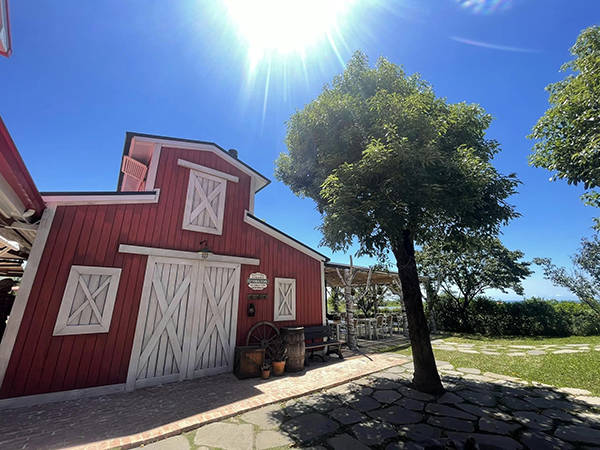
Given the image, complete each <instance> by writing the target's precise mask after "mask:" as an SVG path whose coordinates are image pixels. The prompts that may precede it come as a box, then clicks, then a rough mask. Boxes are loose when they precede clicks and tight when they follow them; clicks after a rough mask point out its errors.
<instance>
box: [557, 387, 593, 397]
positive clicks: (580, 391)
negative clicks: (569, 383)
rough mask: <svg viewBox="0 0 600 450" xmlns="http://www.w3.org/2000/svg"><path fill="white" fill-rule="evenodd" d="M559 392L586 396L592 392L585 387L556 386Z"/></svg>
mask: <svg viewBox="0 0 600 450" xmlns="http://www.w3.org/2000/svg"><path fill="white" fill-rule="evenodd" d="M557 390H558V391H559V392H563V393H565V394H569V395H573V396H575V395H584V396H588V395H592V393H591V392H590V391H588V390H587V389H576V388H558V389H557Z"/></svg>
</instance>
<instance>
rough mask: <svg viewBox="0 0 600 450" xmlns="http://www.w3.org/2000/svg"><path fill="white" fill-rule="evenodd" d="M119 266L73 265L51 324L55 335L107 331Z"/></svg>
mask: <svg viewBox="0 0 600 450" xmlns="http://www.w3.org/2000/svg"><path fill="white" fill-rule="evenodd" d="M120 278H121V269H118V268H114V267H92V266H72V267H71V272H70V273H69V278H68V280H67V286H66V288H65V293H64V294H63V298H62V303H61V304H60V309H59V311H58V317H57V318H56V325H55V326H54V333H53V335H54V336H61V335H68V334H91V333H108V330H109V329H110V322H111V320H112V314H113V310H114V307H115V301H116V299H117V289H118V287H119V279H120Z"/></svg>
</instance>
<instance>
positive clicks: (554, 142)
mask: <svg viewBox="0 0 600 450" xmlns="http://www.w3.org/2000/svg"><path fill="white" fill-rule="evenodd" d="M571 53H572V54H573V56H574V59H573V60H572V61H569V62H568V63H566V64H564V65H563V67H562V70H563V71H565V72H567V71H568V72H569V74H568V75H567V76H566V77H565V78H564V79H563V80H561V81H559V82H557V83H554V84H550V85H549V86H547V87H546V90H547V91H548V92H549V93H550V98H549V102H550V109H548V110H547V111H546V113H545V114H544V115H543V116H542V117H541V118H540V119H539V121H538V122H537V124H536V125H535V127H534V128H533V133H532V134H531V135H530V136H529V137H530V138H532V139H536V140H537V142H536V143H535V145H534V147H533V154H532V155H531V156H530V158H529V161H530V164H532V165H533V166H535V167H542V168H544V169H548V170H550V171H552V172H554V175H553V176H552V178H551V180H555V179H564V180H566V181H567V183H569V184H575V185H577V184H580V183H582V184H583V186H584V187H585V189H590V191H589V192H586V193H585V194H584V196H583V197H582V198H583V199H584V200H585V201H586V203H587V204H590V205H593V206H600V193H599V192H597V191H593V189H594V188H597V187H598V186H599V184H600V26H597V25H596V26H593V27H590V28H587V29H585V30H583V31H582V32H581V34H580V35H579V37H578V38H577V41H576V42H575V45H574V46H573V47H572V48H571ZM599 225H600V222H599V221H598V219H596V226H599Z"/></svg>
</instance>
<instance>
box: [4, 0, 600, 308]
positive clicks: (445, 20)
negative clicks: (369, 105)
mask: <svg viewBox="0 0 600 450" xmlns="http://www.w3.org/2000/svg"><path fill="white" fill-rule="evenodd" d="M469 3H472V5H470V6H469ZM478 3H479V4H482V5H483V6H484V8H482V9H478V8H476V7H475V6H476V5H477V4H478ZM495 4H497V7H496V8H493V7H492V6H493V5H495ZM10 7H11V26H12V38H13V51H14V53H13V55H12V56H11V57H10V58H8V59H6V58H2V59H0V86H2V88H3V94H2V101H1V103H0V114H2V116H3V118H4V120H5V122H6V124H7V126H8V128H9V130H10V132H11V134H12V136H13V138H14V140H15V142H16V144H17V147H18V148H19V150H20V152H21V154H22V155H23V158H24V160H25V162H26V164H27V166H28V167H29V169H30V171H31V173H32V175H33V178H34V180H35V181H36V183H37V185H38V187H39V188H40V190H46V191H52V190H55V191H57V190H61V191H64V190H66V191H68V190H80V191H81V190H114V189H115V186H116V182H117V177H118V172H119V164H120V155H121V152H122V149H123V141H124V137H125V131H128V130H129V131H138V132H145V133H152V134H163V135H169V136H176V137H184V138H190V139H200V140H209V141H214V142H217V143H218V144H220V145H221V146H223V147H225V148H236V149H238V150H239V152H240V158H241V159H242V160H244V161H245V162H247V163H248V164H250V165H252V166H253V167H255V168H256V169H257V170H259V171H260V172H262V173H264V174H266V175H268V176H271V178H273V177H272V174H273V168H274V160H275V159H276V158H277V155H278V154H279V153H280V152H283V151H285V146H284V144H283V138H284V136H285V121H286V120H287V119H288V118H289V116H290V115H291V114H292V113H293V112H294V111H295V110H296V109H298V108H302V106H303V105H305V104H306V103H308V102H310V101H311V99H313V98H314V97H315V96H316V95H317V94H318V93H319V91H320V90H321V88H322V86H323V85H324V84H325V83H328V82H330V81H331V79H332V78H333V76H334V75H336V74H338V73H340V72H341V70H342V68H343V66H342V63H343V62H345V61H347V60H348V59H349V58H350V56H351V54H352V53H353V52H354V51H355V50H357V49H361V50H362V51H364V52H365V53H366V54H367V55H369V57H370V58H371V60H372V61H374V60H375V59H376V58H377V57H379V56H386V57H387V58H388V59H390V60H391V61H393V62H395V63H398V64H403V65H404V66H405V68H406V70H407V72H409V73H412V72H420V73H421V74H422V76H423V77H424V78H425V79H426V80H427V81H429V82H430V83H431V84H433V86H434V88H435V91H436V93H437V95H439V96H444V97H447V98H448V100H449V101H467V102H473V103H479V104H481V105H482V106H483V107H484V108H485V109H486V110H487V111H488V112H489V113H491V114H492V115H493V116H494V117H495V121H494V123H493V125H492V127H491V129H490V131H489V137H492V138H495V139H497V140H499V141H500V143H501V145H502V148H503V151H502V152H501V154H500V155H499V156H498V157H497V158H496V166H497V167H498V168H499V169H500V171H502V172H504V173H508V172H516V173H517V174H518V176H519V178H520V179H521V181H522V182H523V185H522V186H521V187H520V189H519V191H520V193H519V195H517V196H515V197H514V198H513V199H512V201H513V203H514V204H515V205H516V207H517V210H518V211H519V212H520V213H521V214H522V217H521V218H520V219H517V220H515V221H514V222H513V223H511V224H510V225H509V226H508V227H506V228H505V229H504V235H503V237H502V240H503V242H504V243H505V245H507V246H508V247H509V248H511V249H517V248H518V249H521V250H523V251H524V252H525V254H526V257H527V258H533V257H535V256H548V257H552V258H553V259H554V260H555V262H557V263H559V264H562V265H568V264H569V262H570V260H569V255H570V254H572V253H573V252H574V251H575V250H576V249H577V247H578V245H579V241H580V239H581V238H582V237H583V236H589V235H591V234H592V231H591V229H590V226H591V223H592V222H591V218H592V217H593V216H594V215H595V213H596V211H594V210H593V209H591V208H589V207H585V206H583V204H582V203H581V202H580V201H579V198H578V197H579V195H580V194H581V193H582V190H581V189H580V188H577V187H573V186H567V185H566V183H564V182H554V183H550V182H549V178H550V175H551V174H550V173H549V172H547V171H545V170H542V169H534V168H531V167H529V166H528V164H527V156H528V154H529V153H530V149H531V145H532V143H531V142H530V141H529V140H527V139H526V135H527V134H529V132H530V130H531V127H532V126H533V125H534V124H535V122H536V120H537V119H538V118H539V117H540V115H541V114H543V112H544V111H545V110H546V108H547V106H548V104H547V93H546V92H545V91H544V87H545V86H546V85H547V84H549V83H551V82H554V81H557V80H559V79H561V78H562V77H563V74H562V73H560V72H559V68H560V66H561V64H562V63H564V62H565V61H567V60H568V59H570V54H569V51H568V49H569V47H570V46H571V45H572V44H573V43H574V41H575V39H576V37H577V35H578V34H579V32H580V31H581V30H582V29H584V28H586V27H588V26H590V25H593V24H594V19H595V18H596V20H597V18H599V17H600V2H598V1H597V0H579V1H577V2H572V1H566V0H563V1H559V0H515V1H507V0H504V1H497V0H496V1H489V0H487V1H486V0H481V1H479V2H478V1H471V2H468V1H466V2H465V1H459V0H431V1H422V0H395V1H391V0H388V1H384V0H379V1H376V0H373V1H369V0H363V1H356V2H355V3H354V4H353V8H352V10H351V11H350V12H349V13H347V14H344V15H342V16H340V17H339V21H338V26H339V30H340V36H341V37H342V38H340V37H337V38H336V39H335V43H336V48H337V52H336V51H334V50H333V49H332V47H331V45H330V44H329V43H328V42H327V41H325V40H323V39H322V40H319V41H317V42H313V43H312V44H311V45H310V46H309V47H308V48H307V49H306V56H305V59H304V63H302V59H301V58H300V57H299V56H298V55H297V54H288V55H274V56H273V57H272V58H271V64H270V66H269V65H268V64H267V62H266V60H263V61H261V62H260V63H259V65H258V66H257V67H256V69H255V70H254V71H250V69H249V59H248V50H249V48H248V42H247V41H246V40H245V39H244V38H243V36H242V35H241V34H240V32H239V29H238V28H237V27H236V25H235V23H234V22H233V21H232V20H231V19H230V17H229V16H228V15H227V14H226V13H225V11H224V10H223V8H222V4H221V0H214V1H208V0H206V1H202V0H194V1H192V0H186V1H177V2H172V1H171V2H167V1H164V0H163V1H157V0H105V1H103V2H86V1H68V0H61V1H60V2H39V1H33V0H19V1H16V0H13V1H11V2H10ZM267 80H268V93H267V89H266V86H267ZM256 202H257V203H256V214H257V215H258V216H259V217H261V218H264V219H265V220H267V221H268V222H270V223H271V224H273V225H274V226H277V227H279V228H280V229H282V230H284V231H286V232H287V233H289V234H291V235H293V236H295V237H296V238H298V239H300V240H302V241H304V242H306V243H307V244H309V245H312V246H317V245H318V243H319V241H320V233H319V232H318V231H317V230H316V229H315V228H316V227H317V226H318V225H319V223H320V217H319V215H318V213H317V212H316V211H315V210H314V205H313V203H312V201H310V200H301V199H297V198H296V197H294V195H293V194H292V193H291V192H290V191H289V190H288V188H287V187H286V186H284V185H283V184H281V183H279V182H277V181H275V180H274V178H273V183H272V184H271V185H270V186H269V187H268V188H267V189H265V190H263V191H262V192H261V193H260V194H259V195H258V196H257V199H256ZM320 250H321V251H322V252H323V253H325V254H327V255H330V256H332V258H333V259H334V260H336V261H341V262H345V261H347V256H345V255H342V254H334V255H332V254H331V252H330V251H329V250H328V249H326V248H325V249H320ZM358 262H360V263H363V264H368V263H369V260H368V259H364V258H363V259H359V260H358ZM537 272H538V273H536V274H535V275H534V276H532V277H531V278H530V279H528V280H527V281H526V282H525V288H526V295H527V296H532V295H539V296H545V297H556V298H571V297H572V296H571V294H569V293H568V292H566V291H564V290H562V289H559V288H556V287H554V286H552V285H551V284H550V283H549V282H546V281H544V280H543V279H542V277H541V274H540V273H539V269H538V270H537ZM494 294H495V293H494ZM496 296H497V297H499V298H516V297H515V296H514V294H510V295H508V296H503V295H496Z"/></svg>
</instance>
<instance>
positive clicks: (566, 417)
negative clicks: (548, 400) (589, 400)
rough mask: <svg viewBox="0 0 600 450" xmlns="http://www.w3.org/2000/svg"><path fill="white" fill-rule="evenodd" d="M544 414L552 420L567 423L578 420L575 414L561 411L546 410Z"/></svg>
mask: <svg viewBox="0 0 600 450" xmlns="http://www.w3.org/2000/svg"><path fill="white" fill-rule="evenodd" d="M542 414H543V415H545V416H547V417H550V418H552V419H557V420H562V421H565V422H572V421H574V420H577V418H576V417H575V416H574V415H573V414H570V413H568V412H565V411H561V410H559V409H545V410H544V411H542Z"/></svg>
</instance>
